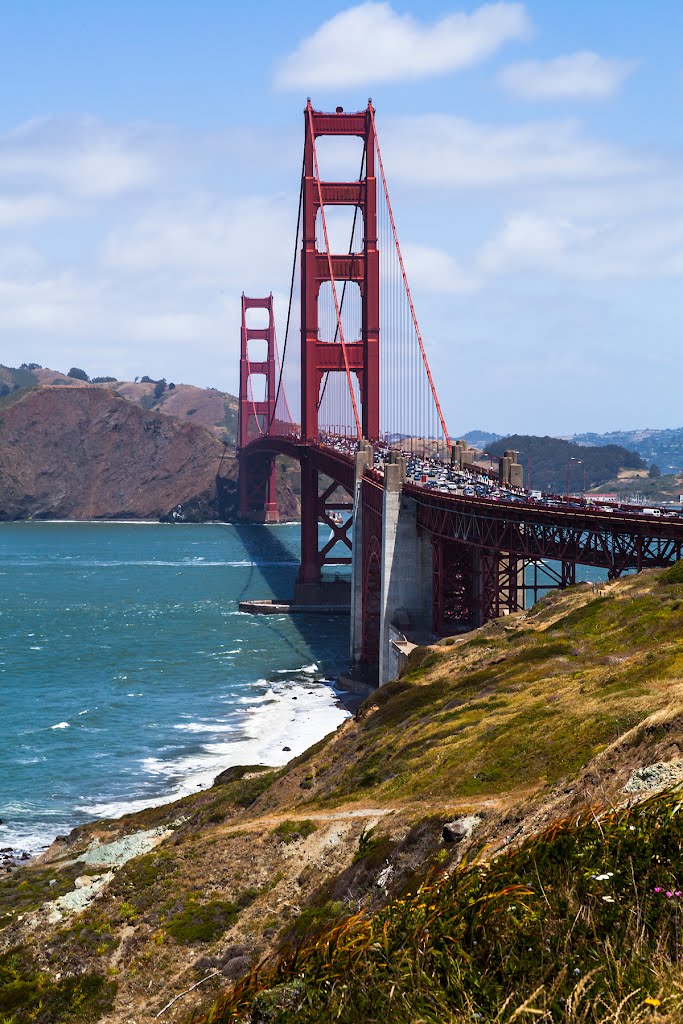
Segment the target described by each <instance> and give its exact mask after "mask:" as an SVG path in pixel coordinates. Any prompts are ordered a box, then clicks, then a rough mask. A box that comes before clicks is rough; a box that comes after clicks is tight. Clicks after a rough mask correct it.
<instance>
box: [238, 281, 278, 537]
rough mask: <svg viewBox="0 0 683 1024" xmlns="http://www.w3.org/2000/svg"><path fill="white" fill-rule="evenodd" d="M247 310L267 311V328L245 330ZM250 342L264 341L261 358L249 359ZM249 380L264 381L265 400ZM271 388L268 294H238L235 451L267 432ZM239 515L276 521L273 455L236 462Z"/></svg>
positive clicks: (272, 404) (272, 354)
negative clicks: (239, 323)
mask: <svg viewBox="0 0 683 1024" xmlns="http://www.w3.org/2000/svg"><path fill="white" fill-rule="evenodd" d="M248 309H265V310H267V311H268V326H267V327H259V328H256V327H248V326H247V310H248ZM250 341H265V342H266V344H267V348H266V353H265V355H266V358H265V359H262V360H257V361H255V360H253V359H250V357H249V342H250ZM252 377H256V378H258V377H262V378H265V398H263V399H261V400H259V401H257V400H256V399H255V398H254V381H253V380H252ZM275 388H276V383H275V319H274V317H273V296H272V293H271V294H270V295H269V296H268V297H267V298H265V299H249V298H247V297H246V295H244V294H242V331H241V342H240V394H239V413H238V415H239V422H238V427H237V431H238V432H237V450H238V451H241V450H242V449H243V448H244V447H245V446H246V445H247V444H248V443H249V441H253V440H254V439H255V438H257V437H259V436H260V435H262V434H267V433H268V430H269V429H270V427H271V425H272V423H273V420H274V418H275V397H276V396H275ZM239 515H240V519H251V520H252V521H254V522H261V523H263V522H265V523H277V522H278V519H279V516H278V510H277V501H276V495H275V458H274V456H272V455H268V454H265V453H259V454H258V455H252V456H250V457H249V458H242V459H241V460H240V476H239Z"/></svg>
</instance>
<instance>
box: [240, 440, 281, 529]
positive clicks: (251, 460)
mask: <svg viewBox="0 0 683 1024" xmlns="http://www.w3.org/2000/svg"><path fill="white" fill-rule="evenodd" d="M276 480H277V477H276V472H275V458H274V457H268V456H263V455H259V456H251V457H246V456H240V460H239V518H240V519H244V520H247V521H248V522H252V523H279V522H280V514H279V512H278V508H277V492H276Z"/></svg>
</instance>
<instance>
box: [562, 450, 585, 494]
mask: <svg viewBox="0 0 683 1024" xmlns="http://www.w3.org/2000/svg"><path fill="white" fill-rule="evenodd" d="M572 462H581V459H577V458H576V457H575V456H574V455H572V457H571V458H570V459H569V460H568V461H567V491H566V494H565V498H566V499H567V501H569V474H570V472H571V468H572Z"/></svg>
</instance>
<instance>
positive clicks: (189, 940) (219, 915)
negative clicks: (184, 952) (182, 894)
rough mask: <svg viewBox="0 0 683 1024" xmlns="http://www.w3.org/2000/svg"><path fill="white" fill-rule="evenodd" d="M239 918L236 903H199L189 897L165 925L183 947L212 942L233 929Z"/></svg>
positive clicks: (214, 901) (212, 901)
mask: <svg viewBox="0 0 683 1024" xmlns="http://www.w3.org/2000/svg"><path fill="white" fill-rule="evenodd" d="M238 916H239V907H238V906H237V904H236V903H231V902H229V901H224V900H211V901H210V902H209V903H198V902H197V900H196V899H195V898H194V897H189V898H188V899H187V901H186V903H185V906H184V907H183V909H182V910H180V911H179V912H178V913H177V914H174V915H173V917H171V918H170V919H169V920H168V921H167V922H166V924H165V926H164V927H165V929H166V931H167V932H168V934H169V935H170V936H171V937H172V938H174V939H175V940H176V942H180V943H181V944H182V945H183V946H191V945H194V943H195V942H210V941H211V940H212V939H215V938H217V937H218V936H219V935H222V934H223V932H225V931H227V930H228V928H231V927H232V925H233V924H234V923H235V921H236V920H237V918H238Z"/></svg>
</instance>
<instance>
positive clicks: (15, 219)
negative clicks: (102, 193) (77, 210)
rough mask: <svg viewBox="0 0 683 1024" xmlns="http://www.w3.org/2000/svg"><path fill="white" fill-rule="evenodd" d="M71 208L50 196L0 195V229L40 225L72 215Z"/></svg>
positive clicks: (55, 197)
mask: <svg viewBox="0 0 683 1024" xmlns="http://www.w3.org/2000/svg"><path fill="white" fill-rule="evenodd" d="M73 212H74V211H73V206H72V205H69V204H68V203H66V202H64V201H63V200H62V199H60V198H58V197H57V196H51V195H39V194H34V195H4V196H3V195H0V228H7V227H14V226H15V225H18V224H40V223H42V222H43V221H46V220H52V219H53V218H54V217H64V216H66V215H67V214H69V213H73Z"/></svg>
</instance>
